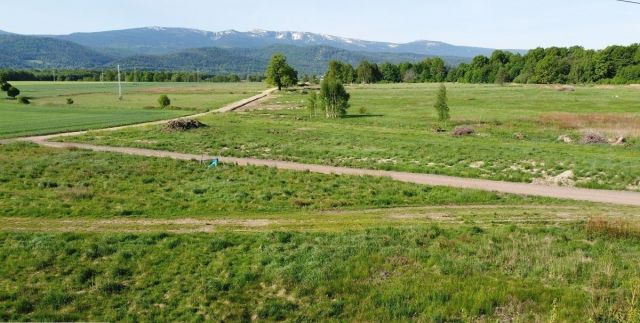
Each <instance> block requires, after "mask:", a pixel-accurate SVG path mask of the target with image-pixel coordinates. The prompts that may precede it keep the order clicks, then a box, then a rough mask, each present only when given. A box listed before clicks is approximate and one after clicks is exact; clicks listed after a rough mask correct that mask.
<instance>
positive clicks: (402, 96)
mask: <svg viewBox="0 0 640 323" xmlns="http://www.w3.org/2000/svg"><path fill="white" fill-rule="evenodd" d="M448 88H449V100H450V101H449V106H450V109H451V115H452V120H451V121H450V122H449V123H447V124H441V123H438V122H437V121H436V120H435V110H434V109H433V107H432V105H433V102H434V100H435V92H436V91H435V90H436V86H435V85H433V84H399V85H398V84H385V85H367V86H352V87H350V88H349V92H350V93H351V96H352V100H351V108H350V110H349V115H348V116H347V117H346V118H342V119H335V120H332V119H325V118H324V117H323V116H319V115H315V116H312V115H310V114H309V112H308V111H306V110H305V108H304V106H305V101H306V96H307V95H306V93H308V92H309V91H310V90H294V91H285V92H282V93H280V94H277V95H275V96H274V97H273V98H271V100H270V101H267V102H264V103H262V104H261V105H259V106H254V107H252V108H253V109H254V110H246V111H244V112H241V113H234V114H225V115H212V116H206V117H203V118H201V121H202V122H203V123H205V124H207V125H209V127H207V128H203V129H198V130H194V131H190V132H176V133H170V134H167V133H166V132H164V131H162V129H161V127H159V126H156V127H147V128H141V129H127V130H123V131H119V132H115V133H110V134H109V135H108V136H105V135H104V134H102V133H100V132H96V133H90V134H87V135H84V136H81V137H72V138H66V139H64V140H66V141H81V142H88V143H94V144H100V145H115V146H130V147H143V148H153V149H162V150H172V151H180V152H190V153H196V154H209V155H221V156H236V157H256V158H264V159H277V160H289V161H297V162H307V163H316V164H327V165H335V166H351V167H359V168H374V169H385V170H401V171H410V172H421V173H435V174H445V175H454V176H463V177H475V178H487V179H494V180H505V181H516V182H538V183H549V184H558V183H560V184H564V185H575V186H579V187H586V188H605V189H617V190H636V191H637V190H640V167H638V163H637V161H638V160H639V159H640V141H639V135H640V126H638V124H639V123H638V120H640V113H639V112H638V110H637V102H638V100H639V99H640V90H639V89H638V88H637V87H632V86H625V87H623V86H619V87H595V86H579V87H575V88H572V89H573V91H562V89H563V88H559V87H554V86H497V85H464V84H449V85H448ZM457 126H466V127H471V128H473V129H474V130H475V134H474V135H472V136H467V137H461V138H455V137H452V135H451V130H452V129H453V128H455V127H457ZM435 129H442V130H443V132H438V131H435ZM589 132H597V133H600V134H602V135H603V136H605V137H606V138H608V139H610V140H614V139H616V138H618V137H620V136H623V137H625V139H626V144H624V145H620V146H614V145H610V144H583V143H582V142H581V140H582V137H583V136H584V134H586V133H589ZM562 135H566V136H568V137H569V138H572V140H573V142H572V143H568V144H567V143H564V142H559V141H558V137H559V136H562Z"/></svg>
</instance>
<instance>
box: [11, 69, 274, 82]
mask: <svg viewBox="0 0 640 323" xmlns="http://www.w3.org/2000/svg"><path fill="white" fill-rule="evenodd" d="M0 76H1V77H2V78H3V79H6V80H11V81H58V82H63V81H80V82H114V81H117V80H118V72H117V71H116V70H111V69H109V70H60V71H58V70H56V71H54V70H9V69H7V70H0ZM120 77H121V79H122V81H124V82H241V81H243V80H246V81H251V82H262V81H263V80H264V76H263V75H260V74H255V75H254V74H244V75H237V74H228V75H214V74H207V73H197V72H166V71H122V72H121V76H120Z"/></svg>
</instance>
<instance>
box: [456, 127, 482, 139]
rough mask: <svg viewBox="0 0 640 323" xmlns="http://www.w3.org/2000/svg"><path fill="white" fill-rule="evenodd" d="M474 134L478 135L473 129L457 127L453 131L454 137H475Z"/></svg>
mask: <svg viewBox="0 0 640 323" xmlns="http://www.w3.org/2000/svg"><path fill="white" fill-rule="evenodd" d="M474 133H476V131H475V130H474V129H473V128H471V127H456V128H455V129H453V133H452V134H453V136H454V137H462V136H469V135H473V134H474Z"/></svg>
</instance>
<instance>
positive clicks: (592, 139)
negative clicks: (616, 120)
mask: <svg viewBox="0 0 640 323" xmlns="http://www.w3.org/2000/svg"><path fill="white" fill-rule="evenodd" d="M582 143H583V144H586V145H589V144H608V143H609V141H607V138H605V137H604V136H603V135H601V134H599V133H597V132H587V133H585V134H584V135H583V136H582Z"/></svg>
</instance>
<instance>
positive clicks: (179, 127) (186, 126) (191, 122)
mask: <svg viewBox="0 0 640 323" xmlns="http://www.w3.org/2000/svg"><path fill="white" fill-rule="evenodd" d="M206 126H207V125H205V124H204V123H202V122H200V121H198V120H195V119H178V120H171V121H169V122H167V123H166V124H165V125H164V129H165V130H167V131H187V130H190V129H198V128H202V127H206Z"/></svg>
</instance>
